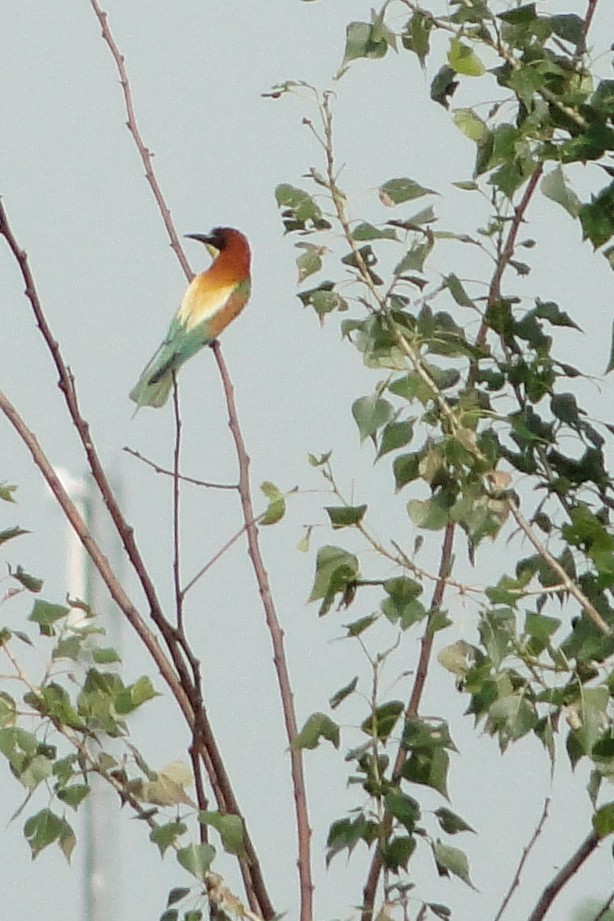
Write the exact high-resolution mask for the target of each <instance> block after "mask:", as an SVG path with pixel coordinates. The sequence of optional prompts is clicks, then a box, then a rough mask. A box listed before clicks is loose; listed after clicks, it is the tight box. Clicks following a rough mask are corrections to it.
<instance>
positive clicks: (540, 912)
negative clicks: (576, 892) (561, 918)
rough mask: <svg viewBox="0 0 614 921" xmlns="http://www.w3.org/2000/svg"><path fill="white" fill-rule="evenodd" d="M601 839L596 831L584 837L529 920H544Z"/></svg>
mask: <svg viewBox="0 0 614 921" xmlns="http://www.w3.org/2000/svg"><path fill="white" fill-rule="evenodd" d="M599 841H600V838H599V837H598V835H597V833H596V832H594V831H592V832H591V833H590V834H589V835H588V836H587V837H586V838H585V839H584V841H583V842H582V844H581V845H580V847H579V848H578V849H577V851H575V853H574V854H572V855H571V857H570V858H569V860H568V861H567V863H566V864H565V865H564V866H563V867H561V869H560V870H559V872H558V873H557V874H556V875H555V876H553V878H552V880H551V882H549V883H548V885H547V886H546V888H545V889H544V891H543V892H542V895H541V898H540V900H539V902H538V903H537V905H536V906H535V908H534V909H533V911H532V912H531V914H530V915H529V917H528V918H527V921H542V918H544V917H545V915H546V913H547V912H548V909H549V908H550V906H551V905H552V903H553V902H554V900H555V898H556V897H557V895H558V894H559V892H560V891H561V889H563V887H564V886H565V885H566V884H567V883H568V882H569V880H570V879H571V877H572V876H575V874H576V873H577V872H578V870H579V869H580V867H581V866H582V864H583V863H584V861H585V860H586V859H587V858H588V857H590V855H591V854H592V853H593V851H594V850H595V849H596V848H597V847H598V845H599Z"/></svg>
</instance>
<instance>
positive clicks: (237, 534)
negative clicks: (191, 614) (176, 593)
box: [181, 524, 247, 598]
mask: <svg viewBox="0 0 614 921" xmlns="http://www.w3.org/2000/svg"><path fill="white" fill-rule="evenodd" d="M246 530H247V525H245V524H244V525H243V526H242V527H240V528H239V530H238V531H235V533H234V534H233V535H232V537H231V538H229V539H228V540H227V541H226V543H225V544H223V546H221V547H220V549H219V550H218V551H217V552H216V553H214V554H213V556H212V557H211V559H210V560H208V561H207V562H206V563H205V565H204V566H202V567H201V568H200V569H199V570H198V572H197V573H196V575H195V576H192V578H191V579H190V581H189V582H187V583H186V584H185V585H184V587H183V588H182V589H181V594H182V596H183V597H184V598H185V596H186V595H187V593H188V592H189V591H190V589H191V588H193V587H194V585H196V583H197V582H198V580H199V579H201V578H202V576H204V575H205V573H206V572H208V571H209V570H210V569H211V567H212V566H213V565H214V564H215V563H217V561H218V560H219V559H220V557H222V556H223V555H224V554H225V553H226V551H227V550H230V548H231V547H232V545H233V544H236V542H237V541H238V540H239V538H240V537H242V536H243V534H245V532H246Z"/></svg>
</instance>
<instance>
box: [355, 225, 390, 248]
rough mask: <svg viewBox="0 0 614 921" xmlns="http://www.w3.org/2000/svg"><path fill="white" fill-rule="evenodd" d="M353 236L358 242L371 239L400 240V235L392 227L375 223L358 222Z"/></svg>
mask: <svg viewBox="0 0 614 921" xmlns="http://www.w3.org/2000/svg"><path fill="white" fill-rule="evenodd" d="M352 238H353V239H354V240H356V242H357V243H364V242H367V241H370V240H398V237H397V235H396V233H395V231H394V230H392V228H388V227H383V228H380V227H374V226H373V224H367V223H362V224H358V225H357V226H356V227H355V228H354V230H353V231H352Z"/></svg>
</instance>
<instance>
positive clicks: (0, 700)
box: [0, 691, 17, 727]
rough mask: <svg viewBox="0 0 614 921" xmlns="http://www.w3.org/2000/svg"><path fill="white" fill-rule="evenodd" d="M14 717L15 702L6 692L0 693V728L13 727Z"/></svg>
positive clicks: (15, 712)
mask: <svg viewBox="0 0 614 921" xmlns="http://www.w3.org/2000/svg"><path fill="white" fill-rule="evenodd" d="M16 715H17V706H16V704H15V701H14V700H13V698H12V697H11V695H10V694H7V693H6V691H0V727H5V726H13V725H14V724H15V717H16Z"/></svg>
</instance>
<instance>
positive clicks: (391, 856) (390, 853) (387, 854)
mask: <svg viewBox="0 0 614 921" xmlns="http://www.w3.org/2000/svg"><path fill="white" fill-rule="evenodd" d="M415 849H416V839H415V838H413V837H409V836H406V835H403V836H400V837H395V838H391V839H390V840H389V841H383V842H381V843H380V845H379V853H380V856H381V858H382V863H383V864H384V866H385V867H386V869H387V870H390V871H391V872H392V873H398V872H399V869H400V868H403V869H404V870H406V869H407V865H408V863H409V859H410V857H411V855H412V854H413V852H414V851H415Z"/></svg>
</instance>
